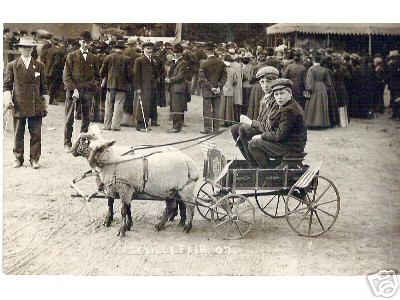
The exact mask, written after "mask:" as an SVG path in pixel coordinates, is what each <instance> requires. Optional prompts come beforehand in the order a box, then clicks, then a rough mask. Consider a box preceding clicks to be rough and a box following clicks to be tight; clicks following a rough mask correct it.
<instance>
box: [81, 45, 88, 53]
mask: <svg viewBox="0 0 400 300" xmlns="http://www.w3.org/2000/svg"><path fill="white" fill-rule="evenodd" d="M79 50H81V53H82V54H88V53H89V49H88V50H86V51H85V50H83V49H82V47H81V48H79ZM84 52H85V53H84Z"/></svg>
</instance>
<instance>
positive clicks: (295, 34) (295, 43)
mask: <svg viewBox="0 0 400 300" xmlns="http://www.w3.org/2000/svg"><path fill="white" fill-rule="evenodd" d="M294 47H297V31H295V32H294Z"/></svg>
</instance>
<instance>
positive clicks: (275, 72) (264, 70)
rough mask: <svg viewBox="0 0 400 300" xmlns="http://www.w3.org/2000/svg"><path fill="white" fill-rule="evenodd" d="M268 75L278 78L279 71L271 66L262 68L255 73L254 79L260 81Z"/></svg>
mask: <svg viewBox="0 0 400 300" xmlns="http://www.w3.org/2000/svg"><path fill="white" fill-rule="evenodd" d="M268 74H272V75H276V76H279V71H278V69H277V68H275V67H271V66H266V67H262V68H261V69H259V70H258V71H257V73H256V78H257V79H260V78H262V77H264V76H266V75H268Z"/></svg>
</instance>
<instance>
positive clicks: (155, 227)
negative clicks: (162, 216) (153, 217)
mask: <svg viewBox="0 0 400 300" xmlns="http://www.w3.org/2000/svg"><path fill="white" fill-rule="evenodd" d="M163 229H164V225H161V224H156V225H155V226H154V230H156V231H160V230H163Z"/></svg>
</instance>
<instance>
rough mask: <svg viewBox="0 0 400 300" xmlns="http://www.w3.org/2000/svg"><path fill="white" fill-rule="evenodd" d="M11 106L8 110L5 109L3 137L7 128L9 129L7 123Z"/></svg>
mask: <svg viewBox="0 0 400 300" xmlns="http://www.w3.org/2000/svg"><path fill="white" fill-rule="evenodd" d="M9 109H10V108H8V107H7V109H6V110H4V113H3V137H4V136H5V135H6V129H7V125H8V117H7V113H8V111H9Z"/></svg>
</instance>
